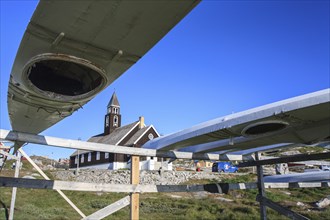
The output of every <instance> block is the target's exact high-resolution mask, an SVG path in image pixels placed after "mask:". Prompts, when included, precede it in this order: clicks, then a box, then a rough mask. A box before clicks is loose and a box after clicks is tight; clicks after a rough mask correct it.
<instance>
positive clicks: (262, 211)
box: [255, 152, 267, 220]
mask: <svg viewBox="0 0 330 220" xmlns="http://www.w3.org/2000/svg"><path fill="white" fill-rule="evenodd" d="M255 158H256V161H259V154H258V152H256V153H255ZM257 175H258V182H257V185H258V192H259V194H258V195H257V196H261V197H263V198H265V197H266V194H265V183H264V171H263V168H262V165H257ZM259 203H260V204H259V206H260V219H262V220H267V210H266V206H265V204H263V201H262V200H260V201H259Z"/></svg>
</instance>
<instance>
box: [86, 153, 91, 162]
mask: <svg viewBox="0 0 330 220" xmlns="http://www.w3.org/2000/svg"><path fill="white" fill-rule="evenodd" d="M87 160H88V162H91V160H92V153H91V152H89V153H88V158H87Z"/></svg>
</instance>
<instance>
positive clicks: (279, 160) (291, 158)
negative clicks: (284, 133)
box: [238, 152, 330, 167]
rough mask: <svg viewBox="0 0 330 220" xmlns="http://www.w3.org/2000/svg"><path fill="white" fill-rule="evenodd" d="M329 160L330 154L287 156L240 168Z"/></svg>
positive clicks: (247, 163)
mask: <svg viewBox="0 0 330 220" xmlns="http://www.w3.org/2000/svg"><path fill="white" fill-rule="evenodd" d="M329 158H330V152H326V153H318V154H298V155H294V156H285V157H280V158H274V159H268V160H258V161H248V162H243V163H240V164H238V167H251V166H258V165H270V164H279V163H288V162H299V161H308V160H322V159H329Z"/></svg>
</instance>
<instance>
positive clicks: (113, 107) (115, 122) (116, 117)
mask: <svg viewBox="0 0 330 220" xmlns="http://www.w3.org/2000/svg"><path fill="white" fill-rule="evenodd" d="M120 126H121V115H120V104H119V102H118V98H117V95H116V92H114V93H113V94H112V96H111V99H110V101H109V104H108V106H107V114H106V115H105V120H104V135H107V134H110V133H111V132H113V131H114V130H115V129H116V128H118V127H120Z"/></svg>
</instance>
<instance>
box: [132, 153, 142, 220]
mask: <svg viewBox="0 0 330 220" xmlns="http://www.w3.org/2000/svg"><path fill="white" fill-rule="evenodd" d="M139 182H140V157H139V156H132V157H131V184H133V185H139ZM139 198H140V194H139V193H137V192H133V193H132V194H131V209H130V217H131V219H132V220H138V219H139V208H140V202H139Z"/></svg>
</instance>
